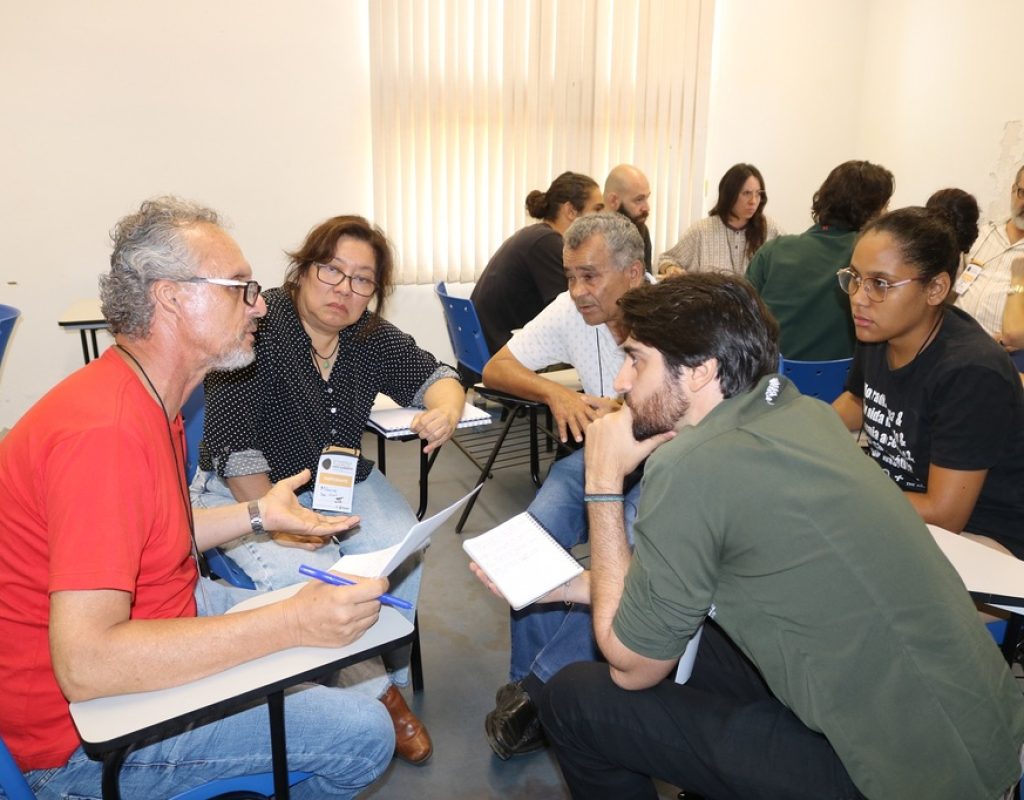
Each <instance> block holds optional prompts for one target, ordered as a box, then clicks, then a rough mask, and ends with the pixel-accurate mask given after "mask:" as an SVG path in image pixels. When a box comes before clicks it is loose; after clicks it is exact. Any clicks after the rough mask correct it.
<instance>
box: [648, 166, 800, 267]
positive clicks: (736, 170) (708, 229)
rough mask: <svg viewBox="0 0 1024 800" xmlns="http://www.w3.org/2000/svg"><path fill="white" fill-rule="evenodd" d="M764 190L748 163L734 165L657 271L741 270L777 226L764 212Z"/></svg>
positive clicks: (665, 253)
mask: <svg viewBox="0 0 1024 800" xmlns="http://www.w3.org/2000/svg"><path fill="white" fill-rule="evenodd" d="M767 203H768V195H767V193H766V192H765V189H764V178H762V177H761V172H760V171H759V170H758V168H757V167H755V166H754V165H753V164H734V165H733V166H731V167H729V169H728V170H726V173H725V175H723V176H722V180H720V181H719V182H718V200H717V201H716V202H715V205H714V206H713V207H712V209H711V210H710V211H709V212H708V216H707V217H706V218H705V219H702V220H700V221H699V222H696V223H694V224H693V225H691V226H690V228H689V230H687V231H686V233H684V234H683V238H682V239H680V240H679V242H678V243H677V244H676V245H675V247H673V248H672V249H670V250H666V251H665V252H664V253H662V254H661V255H660V256H659V257H658V274H659V275H661V276H668V275H672V274H674V273H676V272H679V271H683V272H732V273H735V274H737V275H742V274H743V273H744V272H746V270H747V265H748V264H749V263H750V259H752V258H753V257H754V253H756V252H757V251H758V249H759V248H760V247H761V245H763V244H764V243H765V242H767V241H768V240H769V239H774V238H775V237H776V236H778V235H779V234H780V233H781V231H780V230H779V227H778V225H776V224H775V221H774V220H772V218H771V217H768V216H765V213H764V207H765V205H766V204H767Z"/></svg>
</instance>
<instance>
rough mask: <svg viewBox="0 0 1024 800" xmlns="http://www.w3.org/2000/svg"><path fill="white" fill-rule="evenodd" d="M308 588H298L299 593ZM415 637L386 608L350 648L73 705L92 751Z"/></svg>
mask: <svg viewBox="0 0 1024 800" xmlns="http://www.w3.org/2000/svg"><path fill="white" fill-rule="evenodd" d="M302 585H303V584H296V585H295V590H297V589H299V588H300V587H301V586H302ZM288 588H289V589H291V588H292V587H288ZM412 632H413V626H412V623H411V622H409V620H407V619H406V618H405V617H403V616H402V615H401V614H399V613H398V612H397V611H396V610H395V609H393V608H389V607H387V606H383V607H382V608H381V610H380V617H379V618H378V619H377V622H376V623H375V624H374V626H373V627H372V628H370V629H369V630H368V631H367V632H366V633H364V634H363V635H362V637H361V638H360V639H359V640H358V641H356V642H353V643H352V644H350V645H348V646H347V647H338V648H322V647H293V648H291V649H289V650H281V651H280V652H277V653H271V654H270V655H267V656H263V657H262V658H257V659H255V660H253V661H249V662H246V663H245V664H239V665H238V666H236V667H232V668H231V669H227V670H224V672H219V673H217V674H216V675H210V676H208V677H206V678H200V679H199V680H197V681H192V682H191V683H186V684H183V685H182V686H174V687H172V688H170V689H158V690H156V691H152V692H137V693H134V694H122V695H115V696H113V697H99V698H97V699H95V700H86V701H84V702H81V703H72V704H71V716H72V718H73V719H74V721H75V725H76V727H77V728H78V733H79V735H80V736H81V738H82V741H83V743H85V744H86V745H89V744H107V743H114V742H115V741H116V740H118V739H120V738H122V737H128V736H134V735H135V734H136V733H138V732H139V731H142V730H144V729H146V728H149V727H152V726H156V725H160V724H161V723H165V722H168V721H170V720H173V719H176V718H178V717H183V716H188V715H190V714H195V713H196V712H199V711H202V710H203V709H206V708H210V707H212V706H215V705H217V704H218V703H223V702H225V701H228V700H231V699H233V698H238V697H241V696H242V695H244V694H246V693H248V692H257V691H258V690H261V689H264V688H265V687H268V686H272V685H274V684H276V683H280V682H282V681H288V679H291V678H293V677H294V676H298V675H303V674H305V673H308V672H310V671H311V670H316V669H318V668H321V667H325V666H328V665H330V664H333V663H336V662H339V661H342V660H344V659H346V658H349V657H352V656H356V655H358V654H360V653H364V652H366V651H368V650H371V649H373V648H383V646H384V645H386V644H388V643H389V642H392V641H394V640H395V639H400V638H402V637H403V636H411V635H412ZM355 660H358V659H353V661H355ZM300 682H301V680H296V681H292V682H291V683H300ZM291 683H288V684H286V685H291ZM268 693H269V692H268Z"/></svg>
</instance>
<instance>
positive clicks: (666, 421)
mask: <svg viewBox="0 0 1024 800" xmlns="http://www.w3.org/2000/svg"><path fill="white" fill-rule="evenodd" d="M626 404H627V405H629V407H630V410H632V412H633V438H634V439H636V440H637V441H638V442H642V441H644V440H645V439H650V438H651V437H652V436H657V435H658V434H659V433H667V432H668V431H671V430H674V429H675V427H676V425H677V424H678V422H679V420H681V419H682V418H683V416H684V415H685V414H686V412H687V410H688V409H689V408H690V403H689V402H688V401H687V400H686V398H684V397H682V396H680V395H678V394H675V393H674V392H672V390H671V388H670V387H669V386H668V385H667V384H665V385H663V386H662V389H661V391H660V392H658V393H657V394H655V395H653V396H651V397H649V398H648V399H647V400H645V401H644V402H643V403H641V404H640V405H638V406H633V405H632V404H630V402H629V395H628V394H627V395H626Z"/></svg>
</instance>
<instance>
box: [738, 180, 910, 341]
mask: <svg viewBox="0 0 1024 800" xmlns="http://www.w3.org/2000/svg"><path fill="white" fill-rule="evenodd" d="M894 188H895V183H894V181H893V177H892V173H891V172H889V170H887V169H886V168H885V167H880V166H878V165H877V164H872V163H870V162H868V161H847V162H845V163H843V164H840V165H839V166H838V167H836V168H835V169H833V170H832V171H831V172H830V173H829V174H828V177H827V178H825V182H824V183H822V184H821V187H820V188H819V189H818V191H816V192H815V193H814V198H813V199H812V201H811V217H812V218H813V220H814V224H813V225H812V226H811V227H810V228H808V229H807V230H806V231H804V232H803V233H801V234H798V235H795V236H780V237H779V238H778V239H775V240H774V241H771V242H769V243H768V244H766V245H765V246H764V247H762V248H761V250H760V251H759V252H758V254H757V255H756V256H755V257H754V260H753V261H751V262H750V267H749V268H748V269H747V280H749V281H750V282H751V283H752V284H754V288H755V289H757V290H758V291H759V292H760V293H761V299H762V300H764V302H765V304H766V305H767V306H768V308H770V309H771V312H772V314H773V315H774V316H775V319H776V320H778V323H779V331H780V333H779V350H780V351H781V353H782V356H783V357H784V358H788V359H794V360H798V361H829V360H832V359H839V358H849V357H850V356H851V355H853V343H854V335H853V325H852V324H851V322H850V309H849V306H848V304H847V302H846V297H845V295H843V293H842V292H841V291H840V290H839V287H838V286H837V285H836V281H835V274H836V270H837V269H840V268H841V267H845V266H848V265H849V263H850V254H851V253H852V252H853V244H854V241H855V240H856V238H857V231H859V230H860V229H861V227H863V226H864V224H865V223H867V222H868V221H869V220H871V219H872V218H874V217H876V216H878V215H879V214H881V213H882V212H883V211H884V210H885V207H886V206H887V205H888V204H889V198H890V197H892V193H893V189H894Z"/></svg>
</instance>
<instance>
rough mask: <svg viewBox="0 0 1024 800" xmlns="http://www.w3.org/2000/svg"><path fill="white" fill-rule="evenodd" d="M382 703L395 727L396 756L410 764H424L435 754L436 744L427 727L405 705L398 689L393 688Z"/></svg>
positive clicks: (390, 688)
mask: <svg viewBox="0 0 1024 800" xmlns="http://www.w3.org/2000/svg"><path fill="white" fill-rule="evenodd" d="M380 701H381V702H382V703H383V704H384V708H386V709H387V710H388V714H390V715H391V723H392V724H393V725H394V726H395V755H396V756H398V757H399V758H400V759H402V761H408V762H409V763H410V764H417V765H418V764H423V763H424V762H426V760H427V759H428V758H430V754H431V753H433V752H434V744H433V742H431V741H430V734H429V733H427V729H426V727H425V726H424V725H423V723H422V722H420V721H419V719H418V718H417V717H416V715H415V714H413V713H412V710H411V709H410V708H409V706H407V705H406V704H405V698H404V697H402V693H401V692H400V691H398V687H396V686H391V687H389V688H388V690H387V691H386V692H385V693H384V696H383V697H381V699H380Z"/></svg>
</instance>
